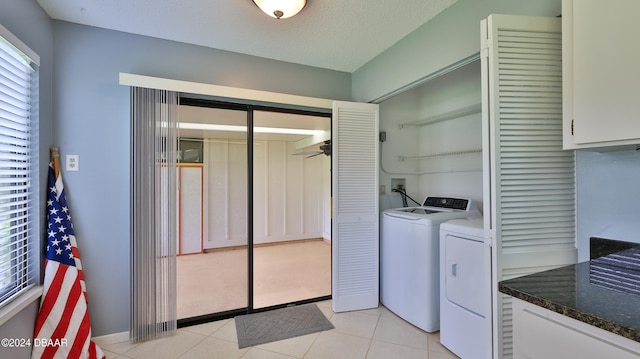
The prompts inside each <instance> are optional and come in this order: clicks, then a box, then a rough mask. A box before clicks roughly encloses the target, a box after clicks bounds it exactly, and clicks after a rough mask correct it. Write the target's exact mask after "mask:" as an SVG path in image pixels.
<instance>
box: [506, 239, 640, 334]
mask: <svg viewBox="0 0 640 359" xmlns="http://www.w3.org/2000/svg"><path fill="white" fill-rule="evenodd" d="M593 243H594V242H593V241H592V246H591V250H592V254H591V257H592V258H593V259H591V260H590V261H588V262H582V263H578V264H574V265H569V266H565V267H561V268H556V269H552V270H548V271H544V272H540V273H535V274H530V275H526V276H523V277H519V278H514V279H509V280H505V281H502V282H500V283H499V286H498V290H499V291H500V292H502V293H505V294H508V295H511V296H513V297H515V298H518V299H521V300H524V301H526V302H529V303H532V304H535V305H538V306H540V307H543V308H546V309H548V310H551V311H554V312H557V313H560V314H563V315H566V316H567V317H570V318H573V319H576V320H579V321H581V322H584V323H587V324H590V325H593V326H595V327H598V328H601V329H604V330H607V331H609V332H612V333H615V334H618V335H621V336H623V337H625V338H629V339H631V340H635V341H638V342H640V247H634V248H631V249H629V247H633V246H626V247H624V248H623V251H621V252H617V253H616V251H615V250H611V248H609V250H607V251H606V253H604V255H603V256H600V257H598V255H594V253H593V252H594V246H593ZM636 245H637V244H636ZM620 258H624V260H622V261H620V260H619V259H620Z"/></svg>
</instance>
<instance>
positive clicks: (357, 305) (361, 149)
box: [331, 102, 379, 312]
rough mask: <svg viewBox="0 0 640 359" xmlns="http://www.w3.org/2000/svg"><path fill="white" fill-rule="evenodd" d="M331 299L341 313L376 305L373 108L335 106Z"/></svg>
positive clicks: (375, 113) (375, 112)
mask: <svg viewBox="0 0 640 359" xmlns="http://www.w3.org/2000/svg"><path fill="white" fill-rule="evenodd" d="M331 132H332V140H331V141H332V151H331V152H332V157H331V161H332V167H331V175H332V198H333V206H332V230H333V233H332V237H331V238H332V246H333V248H332V288H331V290H332V297H333V305H332V306H333V310H334V311H335V312H343V311H349V310H360V309H368V308H375V307H377V306H378V297H379V290H378V277H379V276H378V268H379V266H378V243H379V242H378V218H379V217H378V105H374V104H363V103H350V102H334V105H333V122H332V128H331Z"/></svg>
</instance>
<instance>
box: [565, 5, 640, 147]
mask: <svg viewBox="0 0 640 359" xmlns="http://www.w3.org/2000/svg"><path fill="white" fill-rule="evenodd" d="M639 13H640V1H637V0H610V1H602V0H580V1H573V0H564V1H563V3H562V15H563V22H565V24H564V26H563V29H564V30H565V32H564V37H563V40H564V41H563V45H564V54H565V56H564V61H565V66H564V70H565V71H564V75H565V81H564V85H565V117H566V118H565V121H564V125H565V127H567V128H566V129H565V131H568V133H566V135H565V148H580V146H579V145H585V146H584V147H599V146H616V145H630V144H633V143H640V121H639V117H640V115H639V112H640V101H639V100H638V99H640V86H638V84H639V83H640V69H639V68H638V58H639V57H640V41H637V39H636V37H637V34H638V32H640V22H638V20H637V15H638V14H639ZM571 120H573V123H571ZM571 127H572V128H573V136H572V137H569V136H570V134H571ZM566 142H569V143H566ZM575 145H578V146H575Z"/></svg>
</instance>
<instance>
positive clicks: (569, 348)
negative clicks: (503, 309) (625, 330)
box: [513, 299, 640, 359]
mask: <svg viewBox="0 0 640 359" xmlns="http://www.w3.org/2000/svg"><path fill="white" fill-rule="evenodd" d="M513 347H514V358H516V359H518V358H530V359H538V358H540V359H556V358H557V359H560V358H562V359H564V358H580V359H602V358H607V359H632V358H636V359H637V358H639V357H640V343H638V342H636V341H633V340H630V339H627V338H624V337H621V336H619V335H615V334H613V333H611V332H608V331H606V330H603V329H600V328H597V327H594V326H591V325H589V324H586V323H583V322H580V321H578V320H575V319H572V318H569V317H566V316H563V315H561V314H558V313H555V312H552V311H550V310H547V309H545V308H542V307H538V306H536V305H533V304H531V303H527V302H524V301H522V300H519V299H514V300H513Z"/></svg>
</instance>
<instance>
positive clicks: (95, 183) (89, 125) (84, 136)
mask: <svg viewBox="0 0 640 359" xmlns="http://www.w3.org/2000/svg"><path fill="white" fill-rule="evenodd" d="M54 43H55V56H54V64H55V68H54V73H55V87H54V103H55V104H56V106H55V112H54V114H55V119H56V127H55V131H54V138H55V141H56V144H57V145H58V146H59V147H60V151H61V156H62V159H63V160H64V157H65V155H67V154H77V155H79V156H80V161H79V162H80V171H78V172H65V171H63V175H64V180H65V188H66V190H67V200H68V201H69V205H70V207H71V211H72V213H73V214H72V215H73V218H74V220H73V223H74V227H75V229H76V235H77V237H78V246H79V249H80V252H81V254H82V264H83V268H84V273H85V276H86V279H87V290H88V295H89V310H90V314H91V321H92V327H93V334H94V335H96V336H100V335H105V334H111V333H118V332H123V331H127V330H128V329H129V301H130V298H129V297H130V287H129V286H130V277H131V273H130V266H129V230H130V221H129V198H130V191H129V181H130V171H129V166H130V161H129V140H130V138H129V136H130V130H129V117H130V116H129V101H130V100H129V88H128V87H126V86H121V85H119V84H118V73H119V72H128V73H135V74H140V75H148V76H157V77H164V78H171V79H178V80H186V81H195V82H202V83H211V84H216V85H224V86H235V87H243V88H251V89H258V90H266V91H274V92H283V93H291V94H297V95H303V96H313V97H323V98H332V99H340V100H350V96H351V75H350V74H348V73H343V72H336V71H330V70H323V69H319V68H313V67H308V66H301V65H294V64H290V63H283V62H279V61H273V60H266V59H262V58H257V57H253V56H246V55H240V54H234V53H230V52H226V51H220V50H214V49H208V48H204V47H198V46H193V45H187V44H183V43H177V42H172V41H165V40H159V39H155V38H149V37H143V36H136V35H130V34H125V33H122V32H116V31H110V30H104V29H99V28H94V27H87V26H83V25H76V24H71V23H67V22H61V21H55V22H54Z"/></svg>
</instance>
